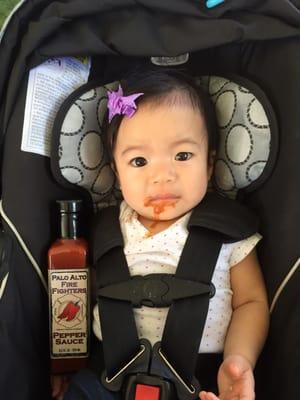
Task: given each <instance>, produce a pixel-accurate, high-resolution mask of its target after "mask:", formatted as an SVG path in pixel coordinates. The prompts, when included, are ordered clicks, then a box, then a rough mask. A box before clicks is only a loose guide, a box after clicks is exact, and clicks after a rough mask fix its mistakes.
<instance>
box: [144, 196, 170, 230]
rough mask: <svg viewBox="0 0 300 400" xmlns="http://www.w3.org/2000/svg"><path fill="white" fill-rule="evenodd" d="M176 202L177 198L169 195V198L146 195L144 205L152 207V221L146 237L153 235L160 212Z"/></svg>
mask: <svg viewBox="0 0 300 400" xmlns="http://www.w3.org/2000/svg"><path fill="white" fill-rule="evenodd" d="M177 202H178V198H176V197H174V198H173V197H170V198H165V199H164V198H161V199H160V198H158V199H157V198H153V197H147V198H146V199H145V201H144V206H145V207H152V208H153V223H152V224H151V225H150V226H149V232H148V233H147V235H146V237H150V236H152V235H154V233H155V228H156V227H157V225H158V224H159V223H160V221H161V220H160V214H161V213H163V212H164V211H165V210H166V208H167V207H173V208H174V207H175V205H176V203H177Z"/></svg>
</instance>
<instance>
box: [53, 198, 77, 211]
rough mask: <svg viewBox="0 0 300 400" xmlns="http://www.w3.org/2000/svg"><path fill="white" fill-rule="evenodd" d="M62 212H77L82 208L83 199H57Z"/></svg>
mask: <svg viewBox="0 0 300 400" xmlns="http://www.w3.org/2000/svg"><path fill="white" fill-rule="evenodd" d="M56 202H57V203H58V204H59V207H60V212H61V213H66V214H70V213H77V212H79V211H80V209H81V204H82V200H57V201H56Z"/></svg>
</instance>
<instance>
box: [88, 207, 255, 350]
mask: <svg viewBox="0 0 300 400" xmlns="http://www.w3.org/2000/svg"><path fill="white" fill-rule="evenodd" d="M190 214H191V213H188V214H186V215H184V216H183V217H181V218H180V219H178V220H177V221H176V222H175V223H174V224H172V225H171V226H169V227H168V228H167V229H165V230H164V231H162V232H159V233H157V234H155V235H153V236H149V232H148V230H147V229H146V228H145V227H144V226H143V225H142V224H141V223H140V222H139V220H138V218H137V214H136V212H135V211H134V210H132V209H131V208H130V207H129V206H128V205H127V204H126V203H125V202H124V201H123V202H122V204H121V208H120V224H121V230H122V234H123V237H124V244H125V246H124V252H125V256H126V259H127V263H128V267H129V271H130V275H132V276H133V275H147V274H153V273H169V274H174V273H175V272H176V268H177V264H178V261H179V258H180V255H181V252H182V249H183V247H184V244H185V241H186V239H187V236H188V230H187V222H188V220H189V217H190ZM260 239H261V236H260V235H259V234H258V233H256V234H255V235H252V236H250V237H249V238H247V239H245V240H242V241H240V242H235V243H230V244H223V245H222V247H221V251H220V254H219V257H218V260H217V264H216V267H215V270H214V273H213V277H212V282H213V284H214V285H215V288H216V294H215V296H214V297H212V298H211V300H210V302H209V310H208V314H207V319H206V323H205V326H204V330H203V335H202V340H201V343H200V348H199V353H211V352H212V353H218V352H222V351H223V348H224V341H225V336H226V332H227V329H228V325H229V322H230V319H231V314H232V307H231V299H232V290H231V287H230V267H232V266H234V265H235V264H237V263H238V262H240V261H241V260H242V259H243V258H245V257H246V256H247V255H248V254H249V253H250V252H251V250H252V249H253V248H254V247H255V246H256V244H257V242H258V241H259V240H260ZM167 314H168V308H152V307H146V306H142V307H141V308H134V316H135V321H136V326H137V330H138V334H139V337H140V338H147V339H148V340H149V341H150V342H151V343H152V344H154V343H156V342H158V341H160V340H161V338H162V333H163V328H164V325H165V321H166V317H167ZM93 315H94V320H93V331H94V333H95V335H96V336H97V337H98V339H99V340H101V338H102V336H101V328H100V321H99V313H98V306H95V307H94V312H93Z"/></svg>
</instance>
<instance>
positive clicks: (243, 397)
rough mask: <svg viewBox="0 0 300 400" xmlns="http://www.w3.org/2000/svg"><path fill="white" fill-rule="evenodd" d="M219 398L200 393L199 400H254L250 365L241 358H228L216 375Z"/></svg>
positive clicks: (209, 393) (210, 394)
mask: <svg viewBox="0 0 300 400" xmlns="http://www.w3.org/2000/svg"><path fill="white" fill-rule="evenodd" d="M218 386H219V397H217V396H216V395H215V394H214V393H211V392H205V391H201V392H200V394H199V397H200V399H201V400H218V399H219V400H237V399H239V400H254V398H255V392H254V377H253V371H252V367H251V365H250V363H249V362H248V361H247V360H246V359H245V358H244V357H242V356H238V355H236V356H228V357H226V359H225V360H224V361H223V363H222V364H221V366H220V369H219V373H218Z"/></svg>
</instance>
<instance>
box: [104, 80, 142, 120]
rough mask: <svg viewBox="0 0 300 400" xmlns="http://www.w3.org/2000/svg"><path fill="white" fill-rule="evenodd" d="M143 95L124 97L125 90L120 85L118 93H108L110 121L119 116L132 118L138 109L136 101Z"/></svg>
mask: <svg viewBox="0 0 300 400" xmlns="http://www.w3.org/2000/svg"><path fill="white" fill-rule="evenodd" d="M143 94H144V93H136V94H132V95H130V96H123V90H122V88H121V86H120V85H119V88H118V90H117V91H116V92H108V94H107V95H108V102H107V107H108V121H109V122H111V120H112V119H113V117H114V116H115V115H117V114H119V115H127V117H132V116H133V114H134V113H135V111H136V108H137V107H136V104H135V100H136V99H137V98H138V97H140V96H142V95H143Z"/></svg>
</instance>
